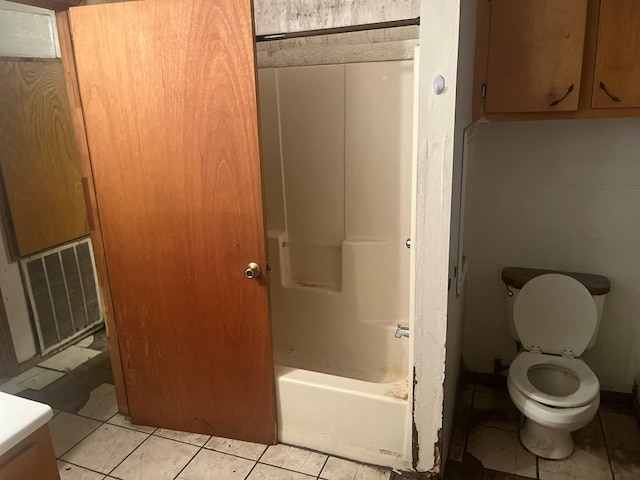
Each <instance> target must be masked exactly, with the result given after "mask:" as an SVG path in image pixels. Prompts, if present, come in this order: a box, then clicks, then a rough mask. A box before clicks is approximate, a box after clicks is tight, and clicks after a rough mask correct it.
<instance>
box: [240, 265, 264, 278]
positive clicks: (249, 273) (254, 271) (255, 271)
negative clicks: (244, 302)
mask: <svg viewBox="0 0 640 480" xmlns="http://www.w3.org/2000/svg"><path fill="white" fill-rule="evenodd" d="M261 273H262V269H261V268H260V265H258V264H257V263H255V262H251V263H250V264H249V265H247V269H246V270H245V271H244V276H245V277H247V278H248V279H249V280H251V279H252V278H256V277H259V276H260V274H261Z"/></svg>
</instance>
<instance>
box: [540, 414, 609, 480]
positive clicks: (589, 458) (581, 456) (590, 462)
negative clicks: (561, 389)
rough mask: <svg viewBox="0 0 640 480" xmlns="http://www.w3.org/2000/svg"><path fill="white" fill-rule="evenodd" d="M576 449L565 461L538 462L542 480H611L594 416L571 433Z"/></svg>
mask: <svg viewBox="0 0 640 480" xmlns="http://www.w3.org/2000/svg"><path fill="white" fill-rule="evenodd" d="M573 438H574V440H575V442H576V448H575V451H574V452H573V455H571V457H569V458H567V459H565V460H557V461H552V460H544V459H539V460H538V466H539V470H540V478H541V479H542V480H556V479H563V480H564V479H568V480H573V479H583V478H588V479H589V480H612V476H611V469H610V468H609V459H608V458H607V451H606V449H605V444H604V437H603V435H602V430H601V428H600V419H599V418H598V416H596V417H595V418H594V419H593V420H592V421H591V422H590V423H589V425H587V426H586V427H584V428H581V429H580V430H578V431H577V432H574V433H573Z"/></svg>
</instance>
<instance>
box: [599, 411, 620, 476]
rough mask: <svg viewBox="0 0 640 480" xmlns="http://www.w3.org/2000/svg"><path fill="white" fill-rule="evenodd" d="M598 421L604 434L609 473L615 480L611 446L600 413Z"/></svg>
mask: <svg viewBox="0 0 640 480" xmlns="http://www.w3.org/2000/svg"><path fill="white" fill-rule="evenodd" d="M598 420H599V421H598V425H600V433H601V434H602V442H603V443H604V451H605V453H606V454H607V462H608V463H609V472H610V473H611V478H612V480H615V478H616V474H615V473H614V471H613V463H612V462H611V455H610V453H609V445H608V444H607V436H606V435H605V434H604V423H603V421H602V415H600V412H598Z"/></svg>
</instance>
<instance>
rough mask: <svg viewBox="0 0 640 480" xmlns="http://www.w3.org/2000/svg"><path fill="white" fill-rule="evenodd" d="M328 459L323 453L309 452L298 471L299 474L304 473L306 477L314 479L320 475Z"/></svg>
mask: <svg viewBox="0 0 640 480" xmlns="http://www.w3.org/2000/svg"><path fill="white" fill-rule="evenodd" d="M328 458H329V456H328V455H324V454H323V453H317V452H311V453H309V456H308V457H307V459H306V460H305V462H304V464H303V465H302V466H301V467H300V470H299V471H300V473H306V474H307V475H313V476H314V477H316V476H318V475H320V472H321V471H322V469H323V468H324V464H325V463H326V462H327V459H328Z"/></svg>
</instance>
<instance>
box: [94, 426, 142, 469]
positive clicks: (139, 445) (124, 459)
mask: <svg viewBox="0 0 640 480" xmlns="http://www.w3.org/2000/svg"><path fill="white" fill-rule="evenodd" d="M102 425H103V426H104V425H110V426H112V427H117V426H118V425H111V424H110V423H107V422H104V423H103V424H102ZM138 433H142V434H143V435H147V438H145V439H144V440H143V441H141V442H140V443H139V444H138V446H137V447H136V448H134V449H133V450H131V451H130V452H129V453H128V454H127V456H126V457H124V458H123V459H122V460H121V461H120V462H119V463H118V464H117V465H116V466H115V467H113V468H112V469H111V470H110V471H109V473H106V474H105V475H107V476H111V474H112V473H113V472H114V471H115V470H116V468H118V467H119V466H120V465H122V464H123V463H124V462H125V461H126V460H127V458H129V457H130V456H131V454H132V453H133V452H135V451H136V450H138V449H139V448H140V447H141V446H142V444H143V443H144V442H146V441H147V440H149V439H150V438H151V434H150V433H147V434H145V433H143V432H138ZM116 478H118V477H116Z"/></svg>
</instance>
